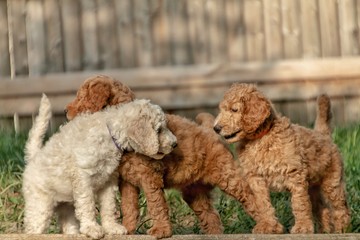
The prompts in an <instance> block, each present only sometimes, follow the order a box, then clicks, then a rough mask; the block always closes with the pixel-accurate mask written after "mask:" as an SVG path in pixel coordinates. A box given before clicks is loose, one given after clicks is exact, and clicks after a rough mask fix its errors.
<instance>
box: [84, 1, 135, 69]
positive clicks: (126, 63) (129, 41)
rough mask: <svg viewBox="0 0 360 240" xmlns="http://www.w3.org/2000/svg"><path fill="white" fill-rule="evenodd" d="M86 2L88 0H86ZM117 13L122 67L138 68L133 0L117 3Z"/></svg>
mask: <svg viewBox="0 0 360 240" xmlns="http://www.w3.org/2000/svg"><path fill="white" fill-rule="evenodd" d="M85 1H86V0H85ZM114 3H115V9H116V13H117V24H116V30H117V35H118V37H117V38H118V45H119V54H120V59H119V61H120V67H123V68H128V67H135V66H136V62H137V59H136V55H135V33H134V26H133V22H134V17H133V13H134V10H133V5H132V0H122V1H115V2H114Z"/></svg>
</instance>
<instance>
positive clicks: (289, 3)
mask: <svg viewBox="0 0 360 240" xmlns="http://www.w3.org/2000/svg"><path fill="white" fill-rule="evenodd" d="M299 9H300V0H281V19H282V34H283V44H284V46H283V48H284V49H283V52H284V58H285V59H286V58H299V57H300V56H301V52H302V47H301V27H300V13H299Z"/></svg>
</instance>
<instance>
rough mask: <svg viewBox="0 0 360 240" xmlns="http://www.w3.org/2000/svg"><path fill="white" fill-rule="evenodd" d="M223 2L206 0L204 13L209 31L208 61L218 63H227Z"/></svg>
mask: <svg viewBox="0 0 360 240" xmlns="http://www.w3.org/2000/svg"><path fill="white" fill-rule="evenodd" d="M224 3H225V1H218V0H208V1H207V4H206V10H207V11H206V13H207V15H208V16H207V21H208V31H209V42H210V44H209V53H210V61H211V62H213V63H220V62H225V61H227V59H228V57H227V51H226V47H227V46H226V44H224V43H226V42H227V39H226V36H227V33H226V24H225V4H224Z"/></svg>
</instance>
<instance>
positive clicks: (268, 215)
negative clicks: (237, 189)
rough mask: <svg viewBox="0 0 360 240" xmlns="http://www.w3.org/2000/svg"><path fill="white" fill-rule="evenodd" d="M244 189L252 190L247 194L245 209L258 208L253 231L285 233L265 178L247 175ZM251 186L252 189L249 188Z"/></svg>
mask: <svg viewBox="0 0 360 240" xmlns="http://www.w3.org/2000/svg"><path fill="white" fill-rule="evenodd" d="M245 179H247V183H246V182H244V183H245V184H244V189H248V190H250V192H249V191H248V194H246V196H247V197H246V201H245V203H244V207H245V209H253V208H254V207H255V208H256V211H255V213H254V214H255V215H256V218H255V220H256V225H255V227H254V228H253V230H252V232H253V233H283V226H282V225H281V224H280V223H279V222H278V220H277V218H276V217H275V209H274V207H273V206H272V205H271V199H270V191H269V188H268V186H267V185H266V182H265V180H264V179H263V178H262V177H259V176H251V177H250V176H247V177H245ZM249 187H250V189H249Z"/></svg>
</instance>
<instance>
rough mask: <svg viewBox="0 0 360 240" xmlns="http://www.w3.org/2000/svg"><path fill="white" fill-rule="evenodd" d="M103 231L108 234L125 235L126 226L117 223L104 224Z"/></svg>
mask: <svg viewBox="0 0 360 240" xmlns="http://www.w3.org/2000/svg"><path fill="white" fill-rule="evenodd" d="M104 229H105V232H106V233H107V234H110V235H125V234H127V230H126V228H125V227H124V226H123V225H121V224H118V223H112V224H106V225H104Z"/></svg>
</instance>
